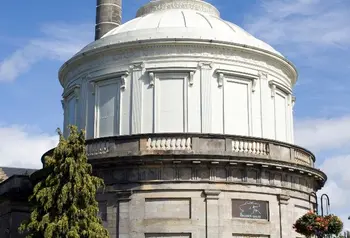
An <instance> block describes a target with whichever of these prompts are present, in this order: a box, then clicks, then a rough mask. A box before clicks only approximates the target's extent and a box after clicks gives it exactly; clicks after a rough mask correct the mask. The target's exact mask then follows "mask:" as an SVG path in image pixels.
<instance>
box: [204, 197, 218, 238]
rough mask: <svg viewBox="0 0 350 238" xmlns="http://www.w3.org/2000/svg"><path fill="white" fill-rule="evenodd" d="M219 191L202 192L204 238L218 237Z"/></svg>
mask: <svg viewBox="0 0 350 238" xmlns="http://www.w3.org/2000/svg"><path fill="white" fill-rule="evenodd" d="M220 193H221V191H220V190H204V195H205V221H206V222H205V223H206V238H219V237H220V215H219V195H220Z"/></svg>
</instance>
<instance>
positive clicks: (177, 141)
mask: <svg viewBox="0 0 350 238" xmlns="http://www.w3.org/2000/svg"><path fill="white" fill-rule="evenodd" d="M180 145H181V139H177V140H176V149H178V148H180Z"/></svg>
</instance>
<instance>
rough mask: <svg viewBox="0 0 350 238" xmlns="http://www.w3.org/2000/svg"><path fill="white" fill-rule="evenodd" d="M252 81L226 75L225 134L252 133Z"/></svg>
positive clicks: (246, 134)
mask: <svg viewBox="0 0 350 238" xmlns="http://www.w3.org/2000/svg"><path fill="white" fill-rule="evenodd" d="M250 104H251V86H250V82H249V81H247V80H244V79H237V78H236V77H226V78H225V83H224V105H225V106H224V114H225V115H224V118H225V134H230V135H244V136H249V135H250V125H251V123H250V117H251V116H250Z"/></svg>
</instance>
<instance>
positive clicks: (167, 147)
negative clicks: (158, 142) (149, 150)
mask: <svg viewBox="0 0 350 238" xmlns="http://www.w3.org/2000/svg"><path fill="white" fill-rule="evenodd" d="M165 146H166V149H170V148H171V139H170V138H168V139H167V140H166V143H165Z"/></svg>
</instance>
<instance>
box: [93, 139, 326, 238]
mask: <svg viewBox="0 0 350 238" xmlns="http://www.w3.org/2000/svg"><path fill="white" fill-rule="evenodd" d="M236 145H237V146H236ZM87 152H88V157H89V161H90V163H92V165H93V167H94V173H95V174H96V175H97V176H99V177H101V178H103V179H104V181H105V184H106V188H105V189H104V190H103V192H102V191H101V192H100V193H99V195H98V201H99V203H100V211H101V214H100V215H101V217H102V218H103V219H104V222H105V226H106V227H108V229H109V231H110V233H111V234H112V235H115V234H119V237H123V236H124V237H130V238H131V237H132V238H136V237H140V238H141V237H149V238H151V237H154V238H160V237H161V238H163V237H176V238H179V237H181V238H182V237H191V238H203V237H207V238H213V237H214V238H222V237H225V238H226V237H235V238H240V237H270V238H278V237H297V234H296V233H294V231H293V229H292V226H291V224H293V222H294V221H295V220H296V219H297V218H298V217H299V216H300V215H302V214H304V213H305V212H307V211H308V210H310V209H314V203H315V198H314V197H313V195H312V194H313V193H314V192H315V191H317V190H318V189H320V188H321V187H322V186H323V184H324V182H325V180H326V176H325V174H324V173H322V172H321V171H319V170H317V169H315V168H314V156H313V154H312V153H310V152H309V151H307V150H305V149H302V148H300V147H297V146H293V145H290V144H286V143H282V142H278V141H272V140H266V139H260V138H251V137H237V136H236V137H235V136H223V135H203V134H163V135H157V134H148V135H137V136H121V137H110V138H100V139H93V140H88V141H87ZM300 158H302V159H300ZM301 160H302V162H301Z"/></svg>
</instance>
